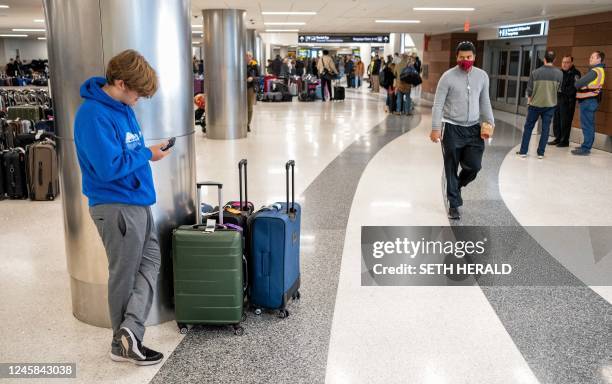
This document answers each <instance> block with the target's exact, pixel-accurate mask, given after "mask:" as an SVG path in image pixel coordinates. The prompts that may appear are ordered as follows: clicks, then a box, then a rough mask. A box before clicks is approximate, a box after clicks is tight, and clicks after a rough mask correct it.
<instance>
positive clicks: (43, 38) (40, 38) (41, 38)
mask: <svg viewBox="0 0 612 384" xmlns="http://www.w3.org/2000/svg"><path fill="white" fill-rule="evenodd" d="M38 40H47V38H46V37H39V38H38Z"/></svg>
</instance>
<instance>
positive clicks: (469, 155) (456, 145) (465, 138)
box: [442, 123, 485, 208]
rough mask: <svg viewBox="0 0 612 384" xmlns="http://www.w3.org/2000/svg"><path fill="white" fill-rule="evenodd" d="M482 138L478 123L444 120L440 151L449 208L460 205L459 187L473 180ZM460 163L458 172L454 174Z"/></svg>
mask: <svg viewBox="0 0 612 384" xmlns="http://www.w3.org/2000/svg"><path fill="white" fill-rule="evenodd" d="M484 149H485V144H484V140H483V139H482V138H481V137H480V124H476V125H472V126H469V127H464V126H460V125H454V124H449V123H444V131H443V134H442V153H443V157H444V174H445V176H446V196H447V198H448V202H449V204H450V207H451V208H457V207H460V206H462V205H463V199H462V198H461V188H462V187H465V186H466V185H468V184H469V183H470V182H472V181H473V180H474V179H475V178H476V175H477V174H478V171H480V168H481V164H482V155H483V153H484ZM459 165H461V172H459V174H457V171H458V170H459Z"/></svg>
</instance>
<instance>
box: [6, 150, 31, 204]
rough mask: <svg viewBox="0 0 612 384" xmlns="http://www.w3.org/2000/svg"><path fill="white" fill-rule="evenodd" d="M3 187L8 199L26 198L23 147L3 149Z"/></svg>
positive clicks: (26, 188)
mask: <svg viewBox="0 0 612 384" xmlns="http://www.w3.org/2000/svg"><path fill="white" fill-rule="evenodd" d="M2 167H3V168H4V169H3V173H4V187H5V188H6V195H7V197H8V198H9V199H14V200H17V199H27V197H28V186H27V182H26V163H25V151H24V150H23V148H13V149H10V150H8V151H5V152H4V154H3V156H2Z"/></svg>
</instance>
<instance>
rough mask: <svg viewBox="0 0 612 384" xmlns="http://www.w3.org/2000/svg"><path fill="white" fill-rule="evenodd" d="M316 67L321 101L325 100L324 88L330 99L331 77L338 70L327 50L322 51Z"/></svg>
mask: <svg viewBox="0 0 612 384" xmlns="http://www.w3.org/2000/svg"><path fill="white" fill-rule="evenodd" d="M317 69H318V71H319V78H320V79H321V97H322V98H323V101H327V100H326V97H325V89H327V90H328V91H329V98H330V100H331V99H332V97H333V94H332V85H331V83H332V79H334V78H335V77H336V76H337V75H338V70H337V69H336V65H335V64H334V60H333V59H332V58H331V57H330V56H329V51H328V50H324V51H323V56H322V57H321V58H320V59H319V63H318V64H317Z"/></svg>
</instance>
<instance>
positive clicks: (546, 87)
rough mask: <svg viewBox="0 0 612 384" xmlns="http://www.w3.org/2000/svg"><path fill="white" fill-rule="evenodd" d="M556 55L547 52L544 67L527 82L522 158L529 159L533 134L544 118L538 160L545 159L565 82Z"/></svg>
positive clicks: (534, 72)
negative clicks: (562, 85) (555, 62)
mask: <svg viewBox="0 0 612 384" xmlns="http://www.w3.org/2000/svg"><path fill="white" fill-rule="evenodd" d="M554 61H555V53H554V52H553V51H546V53H545V54H544V65H543V66H541V67H540V68H538V69H536V70H535V71H533V72H531V76H529V82H527V104H528V105H529V107H528V108H527V119H526V121H525V127H524V128H523V139H522V140H521V149H520V150H519V151H518V152H517V155H519V156H520V157H522V158H525V157H527V151H528V150H529V141H530V140H531V133H532V132H533V127H535V125H536V123H537V121H538V119H539V118H540V117H541V118H542V134H541V136H540V143H539V145H538V159H543V158H544V151H545V150H546V142H547V141H548V135H549V132H550V123H551V121H552V118H553V116H554V115H555V110H556V109H557V92H559V88H560V87H561V82H563V72H561V70H560V69H559V68H555V67H554V66H553V62H554Z"/></svg>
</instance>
